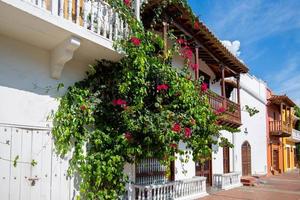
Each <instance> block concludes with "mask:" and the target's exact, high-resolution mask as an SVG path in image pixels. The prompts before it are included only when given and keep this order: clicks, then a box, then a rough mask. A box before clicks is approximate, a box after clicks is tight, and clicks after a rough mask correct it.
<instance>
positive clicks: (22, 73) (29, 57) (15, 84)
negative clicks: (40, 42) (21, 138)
mask: <svg viewBox="0 0 300 200" xmlns="http://www.w3.org/2000/svg"><path fill="white" fill-rule="evenodd" d="M0 44H1V45H0V94H1V104H0V123H10V124H11V123H13V124H19V125H31V126H46V124H48V122H47V121H46V119H47V116H48V115H49V113H50V112H51V110H52V109H54V110H55V109H56V108H57V105H58V102H57V101H56V100H55V98H56V97H58V96H60V95H61V94H62V93H63V92H64V91H65V90H66V88H67V87H68V86H69V85H72V84H73V83H74V82H75V81H78V80H81V79H82V78H83V77H84V75H85V71H86V70H87V65H86V64H83V63H80V62H78V61H74V60H71V61H69V62H68V63H67V64H66V66H65V69H64V73H63V75H62V77H61V79H60V80H54V79H52V78H50V67H49V63H50V62H49V60H50V52H49V51H46V50H43V49H40V48H37V47H34V46H31V45H27V44H25V43H22V42H19V41H16V40H13V39H10V38H8V37H4V36H1V35H0ZM59 83H63V84H64V85H65V88H64V89H62V90H61V91H60V92H57V90H56V87H57V85H58V84H59ZM47 87H51V88H52V89H51V90H50V91H49V92H48V93H47V92H46V88H47Z"/></svg>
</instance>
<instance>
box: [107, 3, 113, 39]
mask: <svg viewBox="0 0 300 200" xmlns="http://www.w3.org/2000/svg"><path fill="white" fill-rule="evenodd" d="M108 13H109V18H108V20H109V39H110V40H112V39H113V38H112V37H113V22H114V15H113V14H114V13H113V10H112V8H110V9H109V12H108Z"/></svg>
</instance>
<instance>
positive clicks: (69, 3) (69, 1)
mask: <svg viewBox="0 0 300 200" xmlns="http://www.w3.org/2000/svg"><path fill="white" fill-rule="evenodd" d="M72 6H73V4H72V0H68V20H70V21H72Z"/></svg>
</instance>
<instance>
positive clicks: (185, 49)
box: [181, 46, 193, 60]
mask: <svg viewBox="0 0 300 200" xmlns="http://www.w3.org/2000/svg"><path fill="white" fill-rule="evenodd" d="M181 55H182V56H183V57H184V58H185V59H189V60H190V59H192V58H193V51H192V49H191V48H190V47H189V46H185V47H183V48H182V49H181Z"/></svg>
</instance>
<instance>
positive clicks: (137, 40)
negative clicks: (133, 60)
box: [130, 37, 141, 46]
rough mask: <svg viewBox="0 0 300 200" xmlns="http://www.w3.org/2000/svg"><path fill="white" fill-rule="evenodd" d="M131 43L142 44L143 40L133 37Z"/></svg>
mask: <svg viewBox="0 0 300 200" xmlns="http://www.w3.org/2000/svg"><path fill="white" fill-rule="evenodd" d="M130 41H131V43H132V44H134V45H135V46H139V45H140V44H141V40H140V39H139V38H137V37H132V38H131V39H130Z"/></svg>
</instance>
